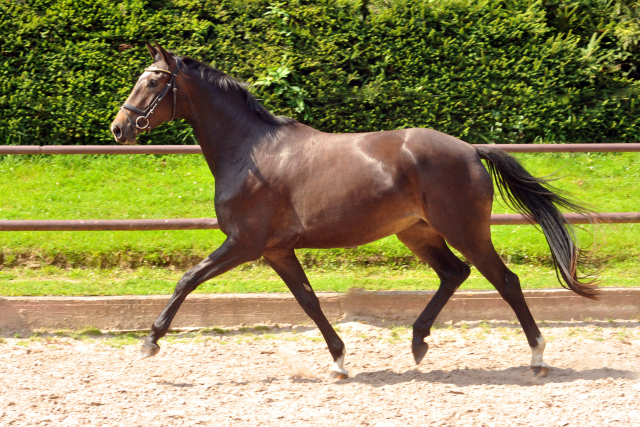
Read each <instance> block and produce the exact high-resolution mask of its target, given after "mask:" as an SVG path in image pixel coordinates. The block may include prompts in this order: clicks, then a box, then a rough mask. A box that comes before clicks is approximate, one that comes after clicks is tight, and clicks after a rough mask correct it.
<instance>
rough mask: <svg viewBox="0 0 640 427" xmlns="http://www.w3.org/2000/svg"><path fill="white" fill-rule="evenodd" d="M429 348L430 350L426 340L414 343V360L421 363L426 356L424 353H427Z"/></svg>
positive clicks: (412, 348) (412, 347) (417, 363)
mask: <svg viewBox="0 0 640 427" xmlns="http://www.w3.org/2000/svg"><path fill="white" fill-rule="evenodd" d="M427 350H429V344H427V343H426V342H422V343H420V344H418V345H415V344H414V345H412V346H411V351H412V352H413V360H415V361H416V365H419V364H420V362H422V359H423V358H424V355H425V354H427Z"/></svg>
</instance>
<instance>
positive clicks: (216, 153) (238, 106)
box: [187, 90, 272, 179]
mask: <svg viewBox="0 0 640 427" xmlns="http://www.w3.org/2000/svg"><path fill="white" fill-rule="evenodd" d="M210 91H211V90H210ZM199 93H200V94H202V95H201V96H200V97H199V98H198V99H197V100H196V102H192V108H194V110H195V108H197V111H196V113H195V114H191V116H192V117H190V118H189V119H187V121H188V122H189V124H191V126H192V127H193V130H194V134H195V136H196V139H197V140H198V143H199V144H200V147H201V148H202V152H203V154H204V156H205V158H206V160H207V163H208V164H209V168H210V169H211V172H212V173H213V175H214V177H215V178H216V179H217V178H218V177H219V176H220V175H222V174H227V173H230V172H231V171H233V170H234V169H236V170H237V169H240V168H242V167H243V165H244V164H246V163H247V161H248V160H249V159H248V157H249V156H250V155H251V152H252V148H253V147H254V146H255V145H256V144H259V143H260V142H261V141H263V140H264V138H265V137H266V136H267V135H268V134H269V133H270V131H272V129H270V125H268V124H266V123H264V122H262V121H261V119H260V118H259V117H257V116H256V114H255V113H254V112H252V111H251V110H250V109H249V108H248V107H247V106H246V105H244V103H243V101H242V100H241V99H229V100H223V101H222V102H221V100H220V99H216V95H217V94H214V93H205V92H204V91H202V92H199ZM225 95H226V96H230V97H233V96H237V95H236V94H225ZM271 128H272V126H271Z"/></svg>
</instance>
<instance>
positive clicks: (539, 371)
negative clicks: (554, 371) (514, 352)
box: [531, 366, 549, 378]
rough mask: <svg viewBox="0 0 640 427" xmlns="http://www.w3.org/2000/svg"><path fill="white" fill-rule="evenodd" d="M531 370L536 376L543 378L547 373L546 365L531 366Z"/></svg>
mask: <svg viewBox="0 0 640 427" xmlns="http://www.w3.org/2000/svg"><path fill="white" fill-rule="evenodd" d="M531 372H533V374H534V375H535V376H536V377H539V378H544V377H546V376H547V375H548V374H549V367H548V366H532V367H531Z"/></svg>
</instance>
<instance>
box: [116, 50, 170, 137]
mask: <svg viewBox="0 0 640 427" xmlns="http://www.w3.org/2000/svg"><path fill="white" fill-rule="evenodd" d="M146 45H147V49H148V50H149V53H150V54H151V57H152V58H153V60H154V62H153V64H151V66H150V67H149V68H146V69H145V70H144V73H142V75H141V76H140V78H138V82H137V83H136V85H135V86H134V88H133V90H132V91H131V94H129V97H128V98H127V100H126V101H125V103H124V104H122V107H120V111H119V112H118V115H117V116H116V118H115V120H114V121H113V123H111V132H112V133H113V137H114V138H115V139H116V141H117V142H119V143H120V144H135V142H136V138H137V136H138V134H139V133H140V132H144V131H147V130H151V129H153V128H155V127H157V126H159V125H160V124H162V123H164V122H167V121H171V120H173V119H174V118H175V114H176V95H177V93H176V91H177V87H176V77H177V75H178V67H179V64H178V62H179V60H178V58H177V57H175V56H173V55H171V54H170V53H169V52H167V51H166V50H165V49H164V48H162V46H160V45H159V44H157V43H156V45H155V46H152V45H151V44H149V43H146Z"/></svg>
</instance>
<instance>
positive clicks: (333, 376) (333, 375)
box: [329, 371, 348, 380]
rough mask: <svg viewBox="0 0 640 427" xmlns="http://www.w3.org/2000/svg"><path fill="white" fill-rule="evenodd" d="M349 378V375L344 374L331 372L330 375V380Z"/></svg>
mask: <svg viewBox="0 0 640 427" xmlns="http://www.w3.org/2000/svg"><path fill="white" fill-rule="evenodd" d="M347 377H348V375H347V374H345V373H343V372H338V371H331V372H330V373H329V379H331V380H345V379H347Z"/></svg>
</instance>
